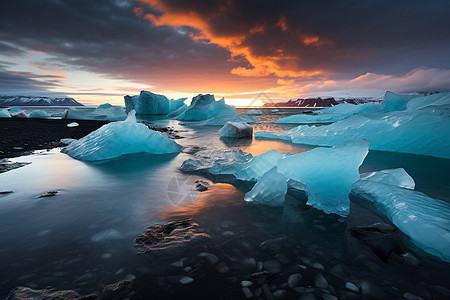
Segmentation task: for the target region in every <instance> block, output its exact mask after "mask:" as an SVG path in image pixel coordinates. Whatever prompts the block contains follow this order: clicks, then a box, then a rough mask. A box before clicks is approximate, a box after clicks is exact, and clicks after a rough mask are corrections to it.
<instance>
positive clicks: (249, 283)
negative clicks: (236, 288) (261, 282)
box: [241, 280, 253, 287]
mask: <svg viewBox="0 0 450 300" xmlns="http://www.w3.org/2000/svg"><path fill="white" fill-rule="evenodd" d="M252 285H253V282H251V281H248V280H243V281H241V286H243V287H249V286H252Z"/></svg>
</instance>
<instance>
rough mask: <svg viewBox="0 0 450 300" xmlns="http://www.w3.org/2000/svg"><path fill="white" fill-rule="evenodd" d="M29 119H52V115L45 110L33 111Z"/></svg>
mask: <svg viewBox="0 0 450 300" xmlns="http://www.w3.org/2000/svg"><path fill="white" fill-rule="evenodd" d="M29 117H30V118H36V119H40V118H48V117H50V115H49V114H48V113H47V112H46V111H45V110H33V111H32V112H31V113H30V115H29Z"/></svg>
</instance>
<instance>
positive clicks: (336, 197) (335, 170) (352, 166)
mask: <svg viewBox="0 0 450 300" xmlns="http://www.w3.org/2000/svg"><path fill="white" fill-rule="evenodd" d="M368 152H369V141H367V140H362V141H359V142H345V143H342V144H340V145H337V146H335V147H333V148H314V149H312V150H310V151H307V152H304V153H299V154H296V155H292V156H288V157H285V158H282V159H280V161H279V162H278V173H281V174H283V175H284V176H286V177H287V178H289V179H293V180H296V181H298V182H301V183H302V184H304V185H305V188H306V194H307V196H308V202H307V204H308V205H311V206H313V207H315V208H316V209H319V210H323V211H324V212H325V213H327V214H330V213H335V214H339V215H341V216H346V215H347V214H348V213H349V212H350V200H349V198H348V195H349V193H350V191H351V187H352V184H353V183H354V182H356V181H357V180H358V179H359V178H360V176H359V171H358V170H359V166H360V165H361V164H362V163H363V161H364V158H365V157H366V155H367V154H368Z"/></svg>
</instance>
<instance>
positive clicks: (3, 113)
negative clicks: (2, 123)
mask: <svg viewBox="0 0 450 300" xmlns="http://www.w3.org/2000/svg"><path fill="white" fill-rule="evenodd" d="M0 118H11V114H10V113H9V111H8V110H7V109H6V108H0Z"/></svg>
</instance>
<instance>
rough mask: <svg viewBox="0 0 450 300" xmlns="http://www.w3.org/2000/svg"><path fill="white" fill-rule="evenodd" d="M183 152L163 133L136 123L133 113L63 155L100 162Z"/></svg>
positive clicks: (75, 143) (82, 140)
mask: <svg viewBox="0 0 450 300" xmlns="http://www.w3.org/2000/svg"><path fill="white" fill-rule="evenodd" d="M180 149H181V146H180V145H178V144H177V143H176V142H174V141H173V140H171V139H169V138H168V137H166V136H165V135H163V134H162V133H160V132H157V131H153V130H151V129H149V128H148V127H147V126H145V125H144V124H141V123H137V122H136V117H135V112H134V111H131V112H130V114H129V116H128V118H127V119H126V120H125V121H122V122H113V123H109V124H106V125H103V126H102V127H100V128H99V129H97V130H96V131H94V132H91V133H90V134H88V135H87V136H85V137H83V138H81V139H79V140H76V141H73V142H72V143H70V145H69V146H67V147H66V148H64V149H63V150H62V152H63V153H66V154H68V155H69V156H71V157H73V158H75V159H79V160H84V161H97V160H105V159H111V158H115V157H119V156H121V155H125V154H132V153H143V152H146V153H151V154H168V153H178V152H180Z"/></svg>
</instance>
